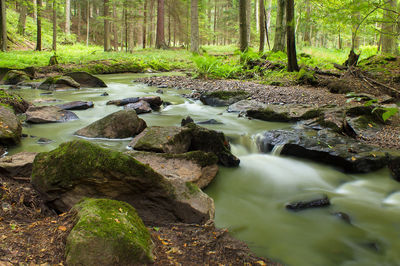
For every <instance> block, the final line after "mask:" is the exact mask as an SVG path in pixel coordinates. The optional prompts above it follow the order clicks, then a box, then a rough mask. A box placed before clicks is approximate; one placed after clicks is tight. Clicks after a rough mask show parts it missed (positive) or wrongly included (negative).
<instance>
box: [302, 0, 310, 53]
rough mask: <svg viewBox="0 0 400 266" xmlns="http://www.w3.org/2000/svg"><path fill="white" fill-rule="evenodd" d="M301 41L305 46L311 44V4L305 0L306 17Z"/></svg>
mask: <svg viewBox="0 0 400 266" xmlns="http://www.w3.org/2000/svg"><path fill="white" fill-rule="evenodd" d="M305 20H306V21H305V23H304V24H305V25H304V26H305V27H304V36H303V41H304V45H305V46H311V4H310V0H306V18H305Z"/></svg>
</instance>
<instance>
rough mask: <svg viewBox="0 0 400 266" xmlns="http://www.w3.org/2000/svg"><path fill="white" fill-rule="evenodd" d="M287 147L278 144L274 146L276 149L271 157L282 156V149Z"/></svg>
mask: <svg viewBox="0 0 400 266" xmlns="http://www.w3.org/2000/svg"><path fill="white" fill-rule="evenodd" d="M284 146H285V144H277V145H275V146H274V148H273V149H272V151H271V155H273V156H279V155H281V152H282V149H283V147H284Z"/></svg>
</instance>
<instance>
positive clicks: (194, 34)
mask: <svg viewBox="0 0 400 266" xmlns="http://www.w3.org/2000/svg"><path fill="white" fill-rule="evenodd" d="M198 8H199V7H198V0H192V6H191V23H190V25H191V31H190V51H192V53H196V54H197V53H199V10H198Z"/></svg>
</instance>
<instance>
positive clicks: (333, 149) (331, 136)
mask: <svg viewBox="0 0 400 266" xmlns="http://www.w3.org/2000/svg"><path fill="white" fill-rule="evenodd" d="M256 142H257V146H258V147H259V149H260V151H262V152H270V151H272V149H273V148H274V147H275V146H276V145H280V146H283V147H282V150H281V154H282V155H289V156H296V157H300V158H306V159H310V160H313V161H317V162H322V163H326V164H330V165H333V166H336V167H339V168H341V169H343V170H345V171H347V172H351V173H366V172H371V171H375V170H377V169H380V168H382V167H385V166H386V165H388V163H389V161H390V158H392V157H393V158H397V157H400V152H395V151H386V150H380V149H379V148H377V147H374V146H370V145H366V144H362V143H359V142H357V141H356V140H354V139H352V138H350V137H346V136H343V135H340V134H337V133H335V132H332V131H328V130H320V131H315V130H271V131H266V132H263V133H262V134H259V135H258V136H257V139H256Z"/></svg>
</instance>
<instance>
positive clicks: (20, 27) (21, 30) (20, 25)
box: [18, 1, 28, 36]
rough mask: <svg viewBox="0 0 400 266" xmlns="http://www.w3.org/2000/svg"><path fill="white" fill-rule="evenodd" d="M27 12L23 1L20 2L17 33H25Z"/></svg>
mask: <svg viewBox="0 0 400 266" xmlns="http://www.w3.org/2000/svg"><path fill="white" fill-rule="evenodd" d="M27 14H28V6H27V3H26V2H25V1H22V3H21V10H20V12H19V19H18V34H20V35H22V36H24V35H25V24H26V15H27Z"/></svg>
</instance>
